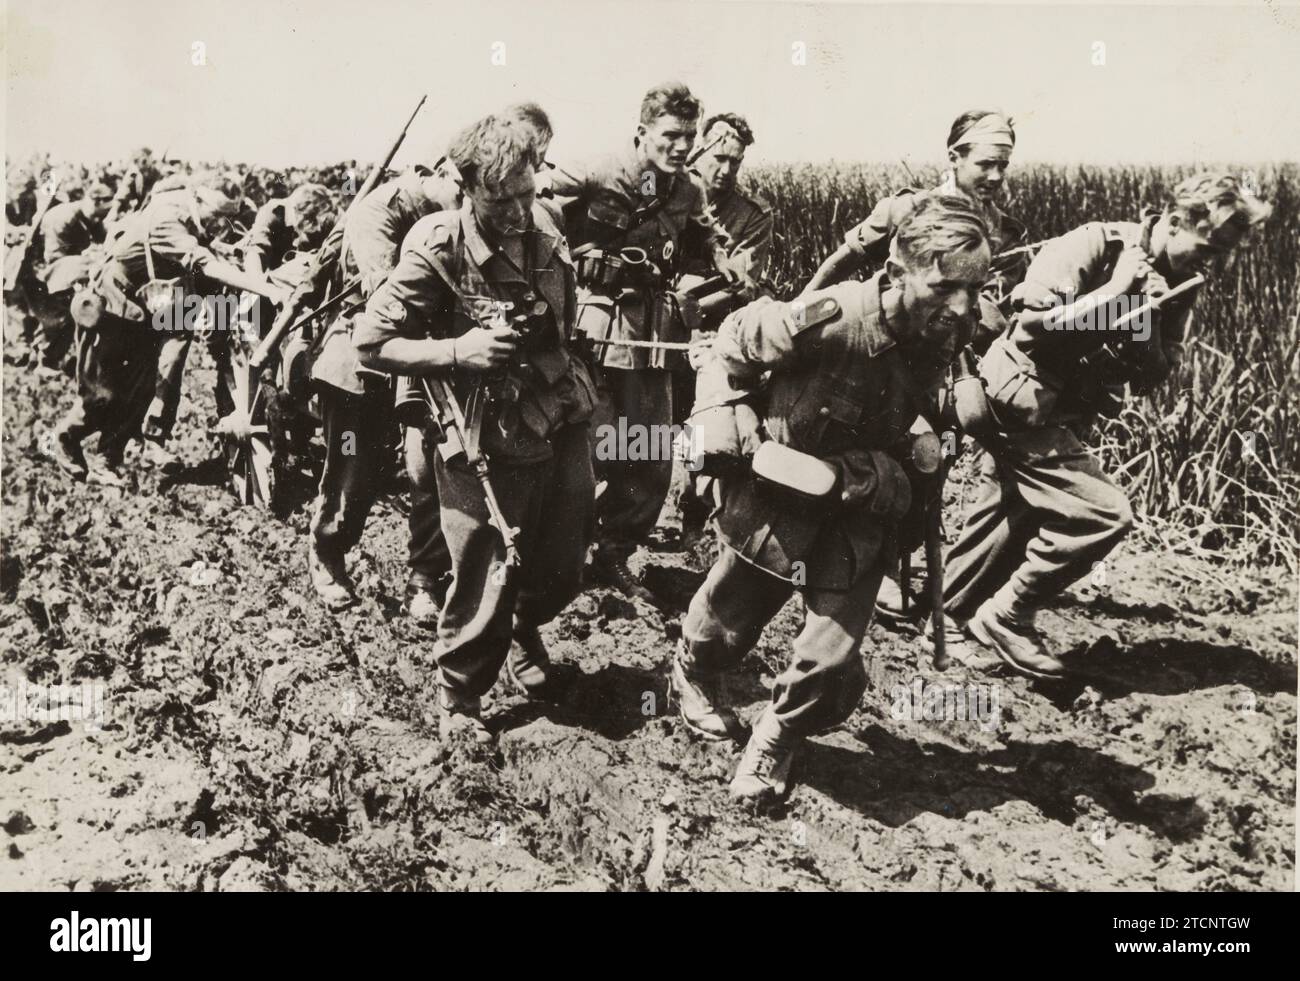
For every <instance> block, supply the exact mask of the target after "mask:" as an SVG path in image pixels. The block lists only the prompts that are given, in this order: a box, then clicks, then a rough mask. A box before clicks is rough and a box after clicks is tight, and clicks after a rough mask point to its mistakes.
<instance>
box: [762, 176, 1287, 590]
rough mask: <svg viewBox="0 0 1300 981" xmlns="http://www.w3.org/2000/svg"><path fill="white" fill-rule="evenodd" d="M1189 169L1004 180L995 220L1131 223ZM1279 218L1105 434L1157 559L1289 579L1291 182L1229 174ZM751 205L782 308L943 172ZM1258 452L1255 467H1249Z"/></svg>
mask: <svg viewBox="0 0 1300 981" xmlns="http://www.w3.org/2000/svg"><path fill="white" fill-rule="evenodd" d="M1195 169H1198V168H1192V167H1175V168H1157V167H1107V168H1098V167H1069V168H1064V167H1055V166H1046V165H1031V166H1026V167H1023V168H1018V169H1013V171H1012V174H1011V183H1010V188H1009V193H1008V199H1007V202H1006V205H1005V210H1006V211H1007V212H1008V213H1009V214H1012V215H1014V216H1016V217H1017V218H1019V219H1021V220H1022V221H1024V222H1025V223H1026V224H1027V225H1028V226H1029V232H1030V240H1031V241H1034V242H1037V241H1041V240H1043V239H1047V238H1051V237H1053V236H1056V235H1060V234H1063V233H1064V232H1067V231H1069V230H1070V229H1072V228H1074V227H1076V226H1078V225H1081V224H1083V223H1084V222H1087V221H1098V220H1133V219H1134V218H1136V217H1137V216H1138V215H1140V213H1141V211H1142V210H1143V208H1145V207H1149V206H1158V205H1160V204H1161V203H1163V201H1164V199H1165V196H1166V194H1167V193H1168V192H1169V190H1170V189H1171V188H1172V187H1173V186H1174V185H1175V184H1177V183H1178V181H1179V180H1181V179H1182V178H1183V177H1185V176H1187V175H1188V174H1190V173H1192V172H1193V170H1195ZM1227 169H1229V170H1231V171H1233V172H1235V173H1240V174H1242V175H1244V176H1243V180H1246V181H1248V182H1250V183H1252V184H1253V186H1254V187H1255V188H1256V189H1257V192H1258V193H1260V194H1261V195H1262V196H1263V197H1264V198H1266V199H1267V200H1269V201H1271V202H1272V203H1273V204H1274V213H1273V217H1272V218H1271V219H1270V221H1269V222H1268V223H1267V224H1266V225H1265V226H1263V228H1262V230H1257V231H1256V233H1255V235H1254V236H1253V237H1252V239H1251V240H1250V241H1249V243H1248V244H1247V245H1246V246H1245V247H1244V248H1243V249H1242V250H1241V251H1240V253H1239V254H1238V255H1237V256H1235V257H1234V258H1233V260H1232V262H1231V264H1230V265H1229V266H1228V267H1227V268H1226V269H1225V270H1223V271H1222V273H1221V274H1219V275H1218V276H1216V277H1215V278H1213V279H1212V281H1211V282H1210V283H1209V284H1208V285H1207V286H1206V288H1205V289H1204V290H1203V291H1202V295H1201V298H1200V300H1199V301H1198V303H1197V307H1196V313H1195V315H1194V318H1193V322H1192V325H1191V329H1190V332H1189V337H1188V349H1187V357H1186V360H1185V362H1184V364H1183V366H1182V368H1181V370H1180V372H1179V374H1178V375H1177V377H1175V378H1173V379H1171V381H1170V382H1169V383H1168V384H1166V385H1165V387H1164V388H1163V389H1162V390H1160V391H1159V392H1158V393H1157V394H1156V395H1155V396H1154V397H1153V398H1150V399H1141V400H1136V399H1135V400H1132V401H1131V402H1130V404H1129V406H1128V407H1127V408H1126V409H1125V411H1124V412H1123V414H1122V415H1121V417H1120V418H1118V419H1115V420H1106V421H1104V422H1103V424H1102V426H1101V429H1100V444H1099V445H1100V449H1101V452H1102V455H1103V459H1104V461H1105V464H1106V467H1107V470H1108V471H1109V472H1110V473H1113V474H1115V475H1117V477H1118V479H1119V480H1120V481H1121V483H1122V484H1123V485H1124V486H1125V488H1126V489H1127V490H1128V491H1129V493H1130V497H1131V498H1132V500H1133V502H1134V505H1135V507H1136V508H1137V509H1138V511H1139V513H1140V514H1141V515H1142V516H1143V518H1144V519H1145V521H1144V527H1145V530H1146V532H1147V533H1148V534H1154V535H1158V536H1159V537H1161V538H1163V539H1164V540H1165V542H1166V544H1169V545H1172V546H1174V547H1176V548H1179V549H1185V550H1189V551H1194V552H1197V553H1202V554H1212V555H1215V556H1217V557H1218V558H1221V559H1222V560H1224V561H1227V562H1231V563H1248V564H1269V565H1272V564H1279V565H1284V566H1286V567H1288V568H1289V569H1290V570H1291V571H1292V572H1294V571H1295V569H1296V557H1297V547H1296V530H1297V528H1298V527H1300V380H1298V378H1297V355H1298V354H1300V293H1298V284H1297V270H1298V269H1300V214H1298V211H1297V199H1298V197H1300V168H1298V167H1297V166H1296V165H1295V164H1282V165H1253V166H1240V165H1237V166H1231V167H1228V168H1227ZM747 176H748V184H749V189H750V190H751V191H752V192H754V193H756V194H758V195H759V196H761V197H763V198H765V199H766V200H767V201H768V202H769V203H770V204H771V205H772V207H773V209H774V212H775V223H776V229H777V232H776V242H775V250H774V257H773V264H772V278H773V280H774V281H775V282H776V283H777V284H778V286H779V288H780V290H781V294H782V295H783V296H784V295H789V293H790V292H792V291H793V290H794V289H795V288H796V287H798V286H802V284H803V283H805V282H806V281H807V280H808V278H809V277H810V276H811V275H812V273H813V271H814V270H815V269H816V268H817V265H818V263H819V262H820V261H821V260H822V259H824V258H825V257H826V256H827V255H829V254H830V253H831V252H832V251H833V250H834V249H835V248H837V247H838V246H839V244H840V243H841V242H842V241H843V238H844V233H845V232H846V231H847V230H848V229H849V228H851V227H852V226H853V225H854V224H856V223H857V222H859V221H861V220H862V219H863V218H864V217H866V215H867V213H868V211H869V210H870V208H871V206H872V205H873V204H874V203H875V202H876V201H877V200H879V199H880V198H881V197H882V196H883V195H885V194H888V193H890V192H891V191H892V190H894V189H897V188H899V187H902V186H907V185H909V184H915V185H917V186H921V187H933V186H934V185H935V184H937V183H938V181H939V179H940V171H939V169H938V168H928V169H926V168H914V169H913V171H912V173H910V174H909V172H908V171H906V170H905V169H904V167H903V166H902V165H901V164H895V165H892V166H887V165H871V164H829V165H827V164H801V165H790V166H770V167H755V168H752V169H751V170H750V171H749V173H748V175H747ZM1252 448H1253V453H1252V452H1251V450H1252Z"/></svg>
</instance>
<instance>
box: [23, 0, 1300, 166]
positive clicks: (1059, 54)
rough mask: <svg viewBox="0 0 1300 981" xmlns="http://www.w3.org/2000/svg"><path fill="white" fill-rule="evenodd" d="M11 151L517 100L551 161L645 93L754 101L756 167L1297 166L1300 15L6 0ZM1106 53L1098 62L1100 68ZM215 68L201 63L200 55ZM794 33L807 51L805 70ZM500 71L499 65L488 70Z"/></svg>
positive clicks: (375, 0) (423, 132) (292, 148)
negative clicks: (1010, 162) (988, 146)
mask: <svg viewBox="0 0 1300 981" xmlns="http://www.w3.org/2000/svg"><path fill="white" fill-rule="evenodd" d="M6 9H7V26H6V31H5V38H4V48H5V56H6V59H7V65H6V76H5V77H6V100H5V102H6V105H5V120H6V123H5V148H6V151H7V153H8V154H9V155H10V157H11V158H22V157H24V156H26V155H27V154H29V153H31V152H32V151H34V150H38V149H40V150H49V151H50V153H51V154H52V156H54V157H55V159H78V160H101V159H110V158H115V157H118V156H121V155H122V154H124V153H126V152H127V151H129V150H130V149H131V148H133V147H136V146H139V145H142V144H147V145H149V146H151V147H152V148H153V149H154V151H155V152H160V151H162V150H164V149H168V150H169V152H170V154H171V155H174V156H175V155H180V156H189V157H194V158H200V159H215V158H219V157H224V158H225V159H227V160H248V161H256V162H263V163H266V164H270V165H283V164H286V163H291V162H299V163H314V162H325V161H334V160H338V159H343V158H350V157H357V158H359V159H361V160H373V159H374V158H375V157H376V156H378V155H379V154H380V153H381V152H382V150H383V149H384V147H385V146H386V144H387V143H388V141H389V140H390V139H391V138H392V136H393V135H394V134H395V132H396V129H397V128H398V127H399V126H400V125H401V123H402V121H403V120H404V119H405V117H406V115H407V114H408V113H409V111H410V109H411V108H412V107H413V106H414V105H415V103H416V101H417V100H418V98H419V96H420V94H421V93H424V92H427V93H428V94H429V103H428V104H427V105H426V107H425V109H424V111H423V114H422V116H421V118H420V119H419V120H418V121H417V124H416V125H415V127H413V129H412V132H411V136H410V139H409V140H408V142H407V144H406V146H405V147H404V149H403V151H402V154H401V155H400V156H399V157H398V158H397V163H398V164H401V163H404V162H410V161H412V160H414V159H418V158H420V157H425V158H428V157H432V156H436V155H437V154H438V153H439V152H440V151H441V150H442V149H443V147H444V146H445V145H446V142H447V139H448V137H449V136H450V135H451V134H452V133H453V132H454V131H455V130H456V129H457V128H458V127H459V126H461V125H463V124H465V123H467V122H470V121H472V120H473V119H475V118H476V117H478V116H480V115H482V114H484V113H486V112H489V111H491V110H493V109H496V108H499V107H501V106H503V105H504V104H506V103H508V102H512V101H519V100H524V99H528V100H534V101H537V102H540V103H541V104H542V105H543V106H544V107H545V108H546V109H547V110H548V111H549V112H550V113H551V115H552V118H553V121H554V123H555V126H556V131H557V137H556V141H555V144H554V148H553V150H552V153H551V156H552V158H553V159H557V160H563V159H570V158H573V159H580V158H582V157H585V156H587V155H590V154H593V153H599V152H603V151H608V150H611V149H615V148H617V147H619V146H621V145H622V143H623V142H624V141H625V140H626V139H628V138H629V137H630V136H631V135H632V132H633V129H634V127H635V125H636V118H637V110H638V106H639V103H640V98H641V95H642V94H643V93H644V91H645V89H646V88H648V87H649V86H650V85H651V84H653V83H656V82H659V81H663V80H666V79H671V78H679V79H681V80H682V81H685V82H686V83H687V84H689V85H690V86H691V88H692V89H693V90H694V91H695V93H696V94H697V95H698V96H700V98H701V99H702V100H703V101H704V104H705V110H706V112H721V111H735V112H740V113H742V114H744V115H746V116H747V117H748V118H749V120H750V122H751V124H752V126H753V128H754V130H755V133H756V135H757V137H758V142H757V143H756V145H755V146H754V147H753V149H752V150H751V151H750V159H751V160H757V159H775V160H808V161H820V160H827V159H831V158H837V159H841V160H877V161H894V160H897V159H899V158H900V157H904V158H907V159H908V160H910V161H937V160H938V159H939V158H940V157H941V155H942V152H943V141H944V137H945V135H946V133H947V130H948V126H949V124H950V123H951V121H952V119H953V117H954V116H956V115H957V114H958V113H959V112H961V111H962V110H964V109H968V108H976V107H990V108H994V107H1000V108H1003V109H1005V110H1006V111H1008V112H1010V113H1011V114H1012V115H1013V116H1014V117H1015V119H1016V121H1017V134H1018V137H1019V140H1018V142H1019V147H1018V154H1017V160H1018V161H1021V162H1024V161H1031V160H1050V161H1081V162H1082V161H1087V162H1106V161H1139V162H1140V161H1151V162H1181V163H1198V162H1212V161H1227V160H1232V161H1242V162H1263V161H1269V160H1300V108H1298V105H1300V100H1297V93H1298V92H1300V67H1298V66H1300V6H1297V5H1296V3H1295V2H1294V0H1288V2H1278V0H1273V2H1263V0H1248V2H1246V3H1244V4H1237V5H1234V6H1210V5H1206V4H1184V5H1167V4H1166V5H1159V6H1138V5H1123V6H1097V5H1093V4H1065V5H1048V4H1036V5H1032V6H1010V5H1006V6H1002V5H985V4H970V3H959V4H919V3H909V4H874V3H852V4H850V3H831V4H797V3H790V2H752V0H743V2H740V0H696V2H689V0H548V2H545V3H543V2H540V0H524V2H515V0H472V2H471V0H365V2H359V0H219V2H217V0H111V2H110V0H7V3H6ZM1097 42H1100V43H1101V44H1104V46H1105V50H1104V57H1105V64H1104V65H1096V64H1094V63H1093V62H1094V60H1096V58H1097V56H1098V53H1099V51H1100V49H1099V48H1097V47H1096V43H1097ZM196 43H201V44H202V45H203V46H204V53H205V55H206V64H204V65H195V64H193V63H192V62H193V61H194V60H195V59H196V57H197V56H196V54H195V52H196V49H195V47H194V46H195V44H196ZM799 43H802V44H803V45H804V49H803V50H804V51H806V64H794V63H793V62H794V61H795V60H797V57H796V55H797V52H798V50H799V49H798V48H797V47H796V46H797V44H799ZM494 57H495V60H496V61H502V60H504V64H494V63H493V62H494Z"/></svg>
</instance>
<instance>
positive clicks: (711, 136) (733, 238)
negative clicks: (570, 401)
mask: <svg viewBox="0 0 1300 981" xmlns="http://www.w3.org/2000/svg"><path fill="white" fill-rule="evenodd" d="M701 139H702V140H703V141H704V146H705V150H704V152H703V153H701V154H700V156H699V158H698V159H697V161H696V164H695V167H694V172H695V174H696V175H697V176H699V178H700V180H701V181H702V182H703V183H704V187H705V190H706V191H707V193H708V207H709V212H710V213H711V214H712V215H713V217H714V218H715V219H716V220H717V222H718V224H719V225H720V226H721V227H722V230H723V232H724V233H725V238H724V242H723V244H724V245H725V246H726V249H727V253H728V255H730V256H731V257H732V258H733V259H735V260H738V261H739V262H740V263H741V269H742V270H743V272H744V276H745V278H744V280H743V282H742V284H741V286H740V288H739V289H730V290H718V291H716V292H713V293H711V294H710V295H708V296H706V297H704V298H703V299H702V300H701V301H700V302H699V311H698V319H699V323H698V327H697V330H699V331H701V332H712V331H716V330H717V329H718V325H719V324H720V323H721V322H722V318H723V317H725V316H726V315H727V314H728V313H730V312H731V311H732V310H734V309H735V308H736V307H738V306H741V305H743V304H744V303H747V302H749V301H752V300H754V299H757V297H758V296H759V293H760V287H759V286H758V282H759V281H760V280H761V279H762V278H763V277H764V275H765V274H766V272H767V264H768V259H769V257H770V255H771V251H772V209H771V207H770V206H769V205H768V204H767V202H766V201H761V200H759V199H757V198H751V197H748V196H746V195H745V194H743V193H742V192H741V191H740V190H738V189H737V187H736V179H737V177H738V175H739V173H740V167H741V164H743V163H744V161H745V151H746V150H747V149H748V148H749V147H750V146H751V145H752V144H753V142H754V134H753V132H752V131H751V130H750V128H749V123H747V122H746V121H745V119H744V117H743V116H737V115H736V114H735V113H720V114H719V115H716V116H712V117H710V118H709V120H708V122H706V123H705V124H704V131H703V133H702V135H701ZM682 251H683V253H684V255H685V256H686V261H685V263H684V264H683V266H684V269H683V271H684V272H687V273H699V274H701V275H704V276H707V275H708V272H709V267H711V265H712V260H711V257H708V256H701V255H700V254H699V253H700V249H699V248H698V247H696V246H695V244H694V243H693V242H692V241H690V238H689V236H688V237H687V240H686V241H684V242H683V244H682ZM702 258H703V259H705V260H706V261H707V265H705V266H704V267H703V268H701V265H702V264H701V263H700V261H699V260H700V259H702ZM700 282H702V280H701V279H700V278H699V276H687V275H683V276H682V277H681V279H679V280H678V283H677V286H678V289H679V290H681V289H683V288H689V287H690V286H691V285H693V284H698V283H700ZM683 360H684V359H677V360H676V361H675V362H674V363H673V422H674V423H675V424H677V425H681V424H683V423H685V422H686V421H687V419H688V418H689V417H690V414H691V410H692V408H694V406H695V371H694V369H693V368H691V367H690V365H689V364H683V363H682V361H683ZM677 505H678V508H679V509H680V511H681V520H682V543H683V545H685V546H686V547H687V548H690V547H692V546H693V545H694V544H695V542H696V541H698V540H699V538H700V537H701V535H702V534H703V531H704V525H705V522H706V521H707V519H708V516H709V505H708V504H707V503H706V502H705V501H704V500H702V499H701V498H700V496H699V494H697V493H696V487H695V479H694V477H693V476H692V475H690V474H689V473H688V474H687V478H686V483H685V485H684V486H683V488H682V494H681V497H680V498H679V499H678V502H677Z"/></svg>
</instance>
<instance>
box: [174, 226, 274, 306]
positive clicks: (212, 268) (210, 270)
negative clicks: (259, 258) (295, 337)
mask: <svg viewBox="0 0 1300 981" xmlns="http://www.w3.org/2000/svg"><path fill="white" fill-rule="evenodd" d="M149 246H150V248H151V249H152V250H153V253H154V256H155V257H156V258H159V259H166V260H169V261H171V262H173V263H176V264H177V265H179V266H180V267H181V268H182V269H185V270H187V271H191V272H194V273H197V274H199V275H201V276H203V277H205V278H207V279H210V280H213V281H214V282H218V283H221V284H222V285H225V286H229V287H231V288H232V289H237V290H247V291H248V292H250V293H256V294H258V295H259V296H265V297H266V298H267V299H269V300H271V301H273V302H275V303H283V302H284V300H285V299H286V298H287V296H288V292H287V291H286V290H283V289H280V288H279V287H276V286H272V285H271V284H270V283H268V282H267V281H266V280H265V279H263V278H262V277H260V276H252V275H249V274H248V273H246V272H244V270H242V269H240V268H239V267H238V266H236V265H235V264H234V263H233V262H227V261H226V260H224V259H220V258H218V257H217V256H216V255H215V254H214V253H213V252H212V250H211V249H209V248H208V247H207V246H206V245H205V244H204V243H202V242H200V241H199V239H197V238H196V237H195V236H194V235H193V234H192V233H191V232H190V230H189V229H188V228H186V227H185V225H184V224H183V223H182V222H181V221H180V220H179V219H177V218H171V217H168V218H164V219H163V220H161V221H158V222H156V223H155V224H154V225H153V226H152V232H151V234H150V236H149Z"/></svg>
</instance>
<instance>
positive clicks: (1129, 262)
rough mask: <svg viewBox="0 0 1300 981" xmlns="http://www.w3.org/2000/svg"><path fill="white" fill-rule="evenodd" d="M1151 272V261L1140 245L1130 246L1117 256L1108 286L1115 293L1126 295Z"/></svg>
mask: <svg viewBox="0 0 1300 981" xmlns="http://www.w3.org/2000/svg"><path fill="white" fill-rule="evenodd" d="M1151 272H1152V269H1151V260H1150V259H1149V258H1148V256H1147V253H1146V249H1144V248H1142V246H1140V245H1130V246H1128V247H1127V248H1125V249H1124V251H1123V252H1121V253H1120V254H1119V261H1118V262H1116V263H1115V271H1114V272H1113V273H1111V276H1110V284H1111V287H1112V288H1113V289H1114V290H1115V291H1116V292H1119V293H1127V292H1128V291H1129V290H1131V289H1132V288H1133V284H1134V283H1136V282H1138V281H1139V280H1141V279H1142V278H1143V277H1145V276H1147V275H1148V274H1149V273H1151Z"/></svg>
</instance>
